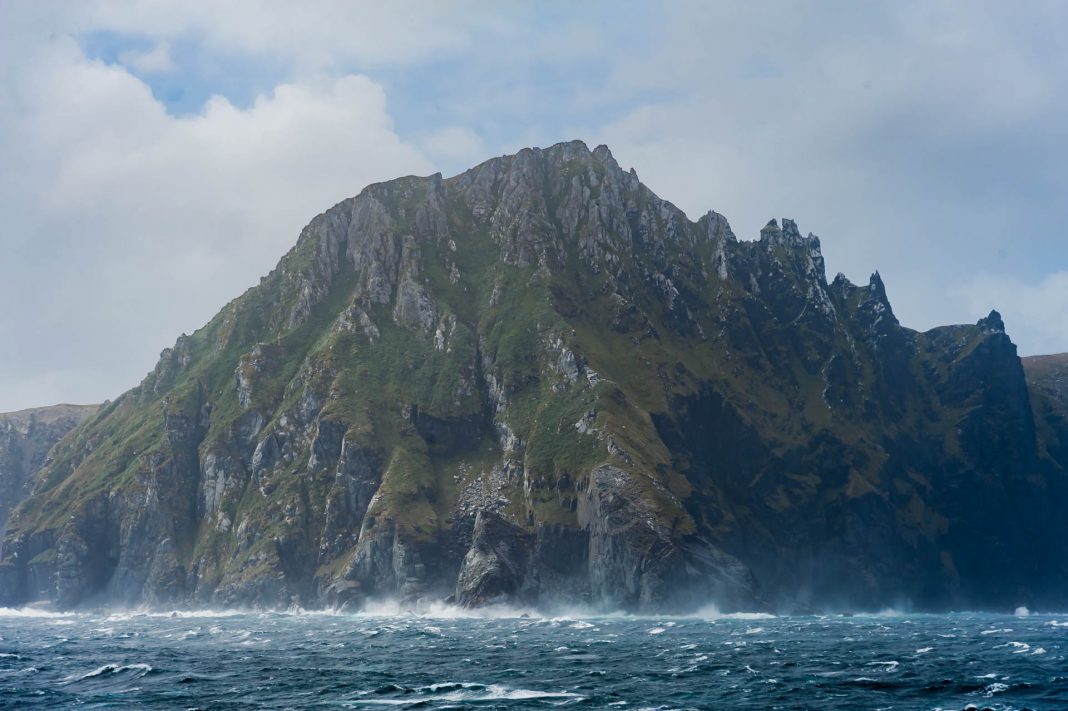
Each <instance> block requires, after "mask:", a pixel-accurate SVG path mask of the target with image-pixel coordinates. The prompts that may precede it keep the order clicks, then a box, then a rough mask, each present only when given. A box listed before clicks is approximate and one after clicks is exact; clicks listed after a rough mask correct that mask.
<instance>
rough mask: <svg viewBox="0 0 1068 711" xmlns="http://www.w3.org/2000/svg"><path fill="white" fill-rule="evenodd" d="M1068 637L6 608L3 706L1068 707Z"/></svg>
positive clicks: (883, 618)
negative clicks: (58, 610) (51, 610)
mask: <svg viewBox="0 0 1068 711" xmlns="http://www.w3.org/2000/svg"><path fill="white" fill-rule="evenodd" d="M1024 613H1026V614H1024ZM1066 643H1068V614H1062V615H1052V614H1036V613H1030V612H1029V611H1026V610H1017V611H1016V614H1013V615H1007V614H1006V615H992V614H977V613H956V614H949V615H911V614H905V613H900V612H895V611H886V612H884V613H881V614H874V615H855V616H848V617H847V616H798V617H775V616H772V615H768V614H762V613H741V614H730V615H721V614H719V613H718V611H717V610H716V609H715V608H714V607H708V608H705V609H703V610H701V611H699V612H698V613H695V614H693V615H687V616H649V617H642V616H633V615H626V614H622V613H618V614H608V615H606V614H588V613H585V614H584V613H583V612H582V611H570V612H565V611H560V612H559V614H557V613H556V612H554V613H553V614H543V613H538V612H536V611H533V610H524V609H515V608H505V607H499V608H491V609H489V610H479V611H477V612H476V611H471V610H464V609H460V608H455V607H448V606H444V605H429V606H426V607H423V608H420V609H419V610H408V609H407V608H406V607H405V606H403V605H397V604H396V603H389V602H381V603H378V604H376V605H372V606H370V607H369V608H368V609H366V610H364V611H361V612H359V613H339V612H308V611H301V610H293V611H290V612H251V611H235V610H202V611H175V612H141V611H124V612H100V613H58V612H47V611H41V610H33V609H19V610H11V609H0V707H3V708H85V707H90V708H92V707H105V706H116V705H117V706H130V707H143V708H212V709H215V708H219V709H267V708H270V709H276V708H358V709H359V708H366V709H374V708H385V707H395V708H442V709H444V708H487V709H534V708H551V707H574V708H622V709H626V708H630V709H663V710H666V709H705V708H722V707H728V708H754V709H755V708H761V709H763V708H781V709H794V708H820V709H855V708H876V707H878V708H883V709H964V708H966V707H967V706H968V704H974V705H975V706H976V707H977V708H984V707H989V708H993V709H1022V708H1031V709H1059V708H1066V707H1068V644H1066Z"/></svg>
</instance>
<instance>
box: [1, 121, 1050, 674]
mask: <svg viewBox="0 0 1068 711" xmlns="http://www.w3.org/2000/svg"><path fill="white" fill-rule="evenodd" d="M1036 377H1041V375H1040V374H1039V375H1038V376H1036ZM1058 393H1059V394H1058ZM1062 396H1063V390H1061V391H1057V390H1056V389H1053V388H1040V387H1033V388H1031V389H1029V387H1028V383H1027V381H1026V380H1025V371H1024V368H1023V367H1022V365H1021V362H1020V359H1019V358H1018V357H1017V354H1016V348H1015V346H1014V345H1013V343H1012V342H1011V340H1010V338H1009V336H1008V335H1007V334H1006V332H1005V325H1004V324H1003V323H1002V320H1001V317H1000V316H999V315H998V314H997V313H996V312H995V313H991V314H990V315H989V316H988V317H985V318H983V319H981V320H980V321H979V322H978V323H977V324H975V325H962V326H947V327H942V328H936V329H933V330H931V331H927V332H923V333H920V332H916V331H912V330H910V329H908V328H906V327H904V326H902V325H901V324H899V323H898V320H897V319H896V318H895V316H894V313H893V310H892V308H891V305H890V299H889V298H888V294H887V290H886V288H885V286H884V284H883V282H882V280H881V278H880V276H879V275H878V274H877V273H876V274H873V275H872V276H871V278H870V279H868V280H865V281H864V283H862V284H861V285H856V284H853V283H852V282H850V281H849V280H848V279H847V278H846V277H845V276H843V275H838V276H836V277H834V278H833V279H830V280H829V279H828V278H827V276H826V274H825V272H824V261H823V256H822V254H821V251H820V242H819V240H818V239H817V238H816V237H815V236H812V235H811V234H810V235H808V236H804V235H803V234H802V233H801V232H800V231H799V230H798V228H797V226H796V225H795V224H794V222H792V221H790V220H782V221H781V222H778V221H774V220H773V221H771V222H769V223H768V225H767V227H765V228H764V229H763V230H762V231H761V233H760V235H759V239H756V240H754V241H744V240H739V239H737V238H736V236H735V235H734V233H733V232H732V231H731V228H730V226H729V225H728V223H727V220H726V219H725V218H724V217H722V216H721V215H718V214H716V213H714V212H709V213H708V214H706V215H704V216H703V217H701V218H700V219H699V220H697V221H696V222H693V221H690V220H689V219H688V218H687V217H686V216H685V215H684V214H683V213H682V212H681V211H680V210H678V209H677V208H675V207H674V206H673V205H672V204H671V203H669V202H666V201H664V200H662V199H660V198H659V197H657V196H656V195H654V194H653V193H652V192H651V191H650V190H649V189H648V188H646V187H645V186H644V185H643V184H642V183H641V182H639V180H638V177H637V175H636V174H635V173H634V172H633V171H630V172H626V171H624V170H622V169H621V168H620V166H619V165H618V164H617V163H616V161H615V160H614V158H613V157H612V155H611V153H610V152H609V150H608V149H607V148H606V147H604V146H599V147H597V148H596V149H595V150H592V151H591V150H589V149H588V148H587V147H586V146H585V145H584V144H582V143H580V142H570V143H561V144H558V145H555V146H552V147H550V148H547V149H526V150H523V151H520V152H519V153H517V154H515V155H510V156H504V157H499V158H494V159H492V160H489V161H487V162H485V163H483V164H481V165H478V166H476V167H475V168H472V169H471V170H468V171H466V172H464V173H462V174H460V175H457V176H455V177H452V178H448V179H444V178H442V176H440V175H433V176H430V177H405V178H399V179H397V180H393V181H390V182H386V183H379V184H375V185H371V186H369V187H367V188H366V189H365V190H364V191H363V192H362V193H360V194H359V195H358V196H356V197H354V198H351V199H348V200H344V201H342V202H341V203H339V204H337V205H335V206H334V207H332V208H330V209H329V210H327V211H326V212H324V213H323V214H321V215H319V216H317V217H315V218H314V219H313V220H312V221H311V222H310V223H309V224H308V226H307V227H306V228H305V229H304V230H303V232H302V233H301V235H300V237H299V239H298V241H297V244H296V246H295V247H293V249H292V250H291V251H290V252H289V253H288V254H286V255H285V256H284V257H283V258H282V260H281V261H280V262H279V264H278V267H277V268H276V269H275V270H274V271H272V272H271V273H270V274H269V275H268V276H267V277H265V278H264V279H263V280H262V282H261V283H260V285H259V286H257V287H255V288H253V289H250V290H249V291H248V292H246V293H245V294H244V295H242V296H241V297H240V298H238V299H236V300H234V301H233V302H231V303H230V304H228V305H226V306H225V307H224V308H223V309H222V311H220V312H219V314H218V315H217V316H216V317H215V318H214V319H212V320H211V321H210V322H209V323H208V324H207V325H206V326H204V327H203V328H202V329H200V330H198V331H197V332H196V333H193V334H192V335H183V336H181V337H180V338H179V339H178V340H177V342H176V343H175V345H174V347H173V348H169V349H167V350H166V351H164V352H163V354H162V356H161V358H160V361H159V363H158V365H157V366H156V367H155V369H154V370H153V371H152V372H151V373H150V374H149V375H148V376H147V377H146V378H145V379H144V381H143V382H142V383H141V384H140V385H139V386H137V387H136V388H134V389H133V390H131V391H129V392H127V393H125V394H124V395H122V396H121V397H118V398H117V399H116V400H115V401H114V402H111V403H109V404H107V405H106V406H105V407H103V408H102V409H101V410H100V411H99V412H98V413H97V414H96V415H95V416H93V417H92V418H91V419H89V420H88V421H87V422H86V423H85V424H83V425H82V426H80V427H79V428H77V429H76V430H75V431H74V432H73V433H72V434H71V435H70V436H69V437H67V438H66V439H64V440H63V441H62V442H61V443H60V445H59V446H58V448H57V449H56V450H55V451H54V453H53V458H52V461H51V463H50V464H49V465H48V466H47V467H46V468H45V469H44V470H43V471H42V472H41V473H40V474H39V476H38V479H37V484H36V487H35V489H34V492H33V495H32V496H31V497H30V498H29V499H28V500H26V501H25V502H24V503H23V504H22V505H21V506H20V507H19V508H18V510H17V511H16V512H15V513H14V515H13V516H12V518H11V520H10V522H9V524H8V530H7V534H6V537H5V540H4V543H3V554H2V555H3V559H2V563H0V599H2V600H3V601H4V603H5V604H9V605H17V604H22V603H25V602H28V601H32V600H37V599H49V600H52V601H54V602H55V603H56V604H57V605H58V606H60V607H61V608H73V607H78V606H85V605H98V604H108V605H149V606H163V607H174V606H180V607H197V606H252V605H260V606H265V607H269V608H287V607H290V606H292V605H302V606H307V607H320V606H328V607H335V606H339V607H344V608H346V609H359V608H360V607H361V606H362V605H364V604H365V602H366V601H368V600H374V599H397V600H402V601H406V602H405V604H415V603H417V602H419V601H422V604H427V603H428V602H429V601H434V600H451V601H455V602H456V603H458V604H460V605H463V606H469V607H470V606H480V605H486V604H490V603H505V604H513V605H542V606H544V605H583V606H586V607H588V608H594V609H597V608H600V609H625V610H641V611H666V610H685V609H690V610H692V609H696V608H698V607H700V606H702V605H707V604H716V605H718V606H719V608H720V609H723V610H725V611H731V610H738V609H744V610H773V611H791V610H792V611H805V610H811V609H833V608H839V609H844V608H860V609H879V608H881V607H884V606H888V605H899V606H909V607H911V609H916V610H924V609H944V608H950V607H953V608H957V609H967V608H996V609H1002V610H1012V609H1014V608H1016V607H1017V606H1019V605H1025V606H1028V607H1030V608H1031V609H1049V608H1050V607H1051V606H1057V605H1060V606H1062V608H1063V606H1066V605H1068V590H1066V586H1068V570H1066V568H1068V555H1066V542H1068V535H1066V530H1068V529H1066V527H1068V517H1066V516H1065V515H1064V510H1065V502H1066V501H1068V485H1066V477H1065V468H1066V466H1068V447H1066V446H1065V443H1066V442H1068V427H1066V425H1065V420H1064V418H1063V417H1062V416H1060V414H1059V413H1063V412H1064V411H1065V409H1064V405H1065V403H1064V400H1063V398H1062ZM1058 398H1061V399H1060V400H1058ZM1051 629H1052V628H1051ZM917 646H920V645H917ZM680 663H681V662H680ZM433 681H442V679H436V680H433Z"/></svg>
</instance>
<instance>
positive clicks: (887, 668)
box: [868, 659, 899, 674]
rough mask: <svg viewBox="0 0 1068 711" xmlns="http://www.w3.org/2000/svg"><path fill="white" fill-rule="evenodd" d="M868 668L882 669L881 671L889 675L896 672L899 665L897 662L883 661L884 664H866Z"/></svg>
mask: <svg viewBox="0 0 1068 711" xmlns="http://www.w3.org/2000/svg"><path fill="white" fill-rule="evenodd" d="M868 666H869V667H882V668H883V669H882V670H883V671H884V672H886V673H888V674H891V673H893V672H896V671H897V668H898V666H899V663H898V662H897V661H895V660H893V659H891V660H889V661H885V662H868Z"/></svg>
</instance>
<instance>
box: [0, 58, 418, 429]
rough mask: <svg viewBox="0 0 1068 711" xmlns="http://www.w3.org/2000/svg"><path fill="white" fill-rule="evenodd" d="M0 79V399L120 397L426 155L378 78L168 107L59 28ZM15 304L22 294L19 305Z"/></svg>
mask: <svg viewBox="0 0 1068 711" xmlns="http://www.w3.org/2000/svg"><path fill="white" fill-rule="evenodd" d="M30 66H32V67H33V69H32V71H26V72H24V73H21V74H18V75H16V76H15V77H13V81H12V82H10V83H9V84H8V85H7V86H6V87H5V88H4V89H2V90H0V91H2V92H3V93H2V94H0V153H3V155H4V156H5V162H6V163H7V166H8V169H7V170H5V175H4V176H2V177H0V209H2V211H3V213H4V214H5V220H6V227H5V232H4V234H3V235H2V237H0V239H2V242H3V244H2V248H3V250H4V253H5V257H6V258H5V259H4V260H3V261H2V262H0V299H2V301H3V303H5V304H9V305H12V306H13V307H12V308H5V309H4V310H3V311H0V334H3V335H2V336H0V342H3V344H4V345H3V347H2V349H0V410H9V409H15V408H18V407H22V406H30V405H34V404H43V403H47V402H52V401H59V400H67V401H69V400H81V401H86V400H98V399H102V398H104V397H114V396H115V395H117V394H118V393H120V392H122V391H123V390H124V389H126V388H127V387H129V386H130V385H133V384H134V383H135V382H136V380H137V379H138V378H139V377H140V375H141V374H143V373H144V372H146V371H147V370H149V369H150V368H151V367H152V365H153V364H154V362H155V358H156V355H157V354H158V352H159V350H160V349H161V348H163V347H164V346H167V345H170V344H171V343H172V342H173V340H174V338H175V336H176V335H177V334H178V333H179V332H181V331H183V330H185V331H192V330H193V329H195V328H197V327H199V326H200V325H202V324H203V323H205V322H206V321H207V320H208V318H210V317H211V315H212V314H214V313H215V312H216V311H217V310H218V308H219V307H220V306H222V305H223V304H224V303H226V301H227V300H229V299H230V298H233V297H234V296H236V295H237V294H238V293H240V291H241V290H242V289H243V288H245V287H247V286H250V285H252V284H254V283H255V282H256V280H257V279H258V277H259V276H260V275H262V274H264V273H266V272H267V271H269V270H270V269H271V268H272V267H273V266H274V264H275V263H276V262H277V260H278V257H279V256H280V255H281V254H283V253H284V252H285V251H286V250H287V249H288V248H289V247H290V246H291V245H292V244H293V242H294V241H295V239H296V236H297V234H298V233H299V230H300V228H301V227H302V226H303V225H304V224H305V223H306V222H307V221H308V220H309V219H310V218H311V217H312V216H313V215H315V214H316V213H318V212H321V211H322V210H324V209H326V208H327V207H329V206H330V205H332V204H333V203H335V202H336V201H338V200H340V199H343V198H345V197H347V196H350V195H354V194H356V193H357V192H359V191H360V190H361V189H362V188H363V186H364V185H366V184H368V183H370V182H374V181H376V180H384V179H388V178H392V177H394V176H396V175H399V174H410V173H417V174H420V173H421V174H425V173H430V172H433V170H434V167H433V165H432V163H431V162H430V161H428V160H427V159H426V158H425V157H424V156H423V155H422V154H421V153H420V152H419V151H418V150H417V149H416V148H414V147H412V146H410V145H408V144H406V143H404V142H403V141H402V140H401V139H400V138H399V137H398V136H397V135H396V133H395V131H394V129H393V124H392V120H391V118H390V116H389V114H388V112H387V107H386V97H385V93H384V92H383V90H382V88H381V86H379V85H378V84H376V83H375V82H373V81H371V80H370V79H368V78H367V77H364V76H358V75H346V76H340V77H337V78H335V79H330V80H323V81H321V82H309V83H302V84H286V85H281V86H278V87H276V88H275V89H274V91H272V92H271V93H270V94H266V95H263V96H260V97H259V98H257V99H256V101H255V102H254V103H253V105H252V106H250V107H248V108H247V109H244V110H242V109H238V108H236V107H234V106H233V105H232V104H230V102H228V101H227V100H226V99H224V98H221V97H215V98H213V99H212V100H211V101H209V102H208V104H207V105H206V106H205V107H204V109H203V110H202V111H201V112H200V113H199V114H196V115H192V116H187V117H174V116H171V115H169V114H167V112H166V111H165V110H164V107H163V106H162V105H161V104H160V103H159V102H158V101H156V100H155V99H154V98H153V96H152V94H151V92H150V91H149V89H148V87H147V86H145V85H144V84H143V83H142V82H141V81H140V80H138V79H137V78H136V77H134V76H132V75H131V74H129V73H128V72H127V71H126V70H125V69H123V68H122V67H119V66H108V65H105V64H102V63H100V62H96V61H90V60H88V59H86V58H85V57H84V56H83V55H82V54H81V52H80V50H79V49H78V48H77V46H76V45H75V44H74V43H73V42H70V41H67V40H62V39H60V40H57V41H55V42H52V43H49V44H48V45H47V46H45V47H43V48H41V49H40V50H39V51H38V52H37V54H36V55H35V56H34V57H33V58H32V62H31V63H30ZM15 305H17V306H15Z"/></svg>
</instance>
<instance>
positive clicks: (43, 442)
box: [0, 405, 97, 534]
mask: <svg viewBox="0 0 1068 711" xmlns="http://www.w3.org/2000/svg"><path fill="white" fill-rule="evenodd" d="M96 410H97V405H54V406H52V407H38V408H33V409H30V410H19V411H18V412H9V413H2V414H0V534H3V531H4V528H5V527H6V525H7V518H8V516H9V515H10V514H11V511H12V509H14V508H15V507H16V506H18V505H19V504H20V503H21V502H22V501H23V500H24V499H26V498H27V497H28V496H29V495H30V491H31V489H32V487H33V475H34V474H36V473H37V471H38V470H39V469H41V467H43V466H44V465H45V464H46V463H47V462H48V452H49V451H50V450H51V449H52V447H54V446H55V444H56V442H58V441H59V440H61V439H63V437H64V436H65V435H66V434H67V433H68V432H70V431H71V430H72V429H74V428H75V427H76V426H77V425H78V424H80V423H81V422H82V421H83V420H85V419H86V418H87V417H89V416H91V415H92V414H93V413H94V412H96Z"/></svg>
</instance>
